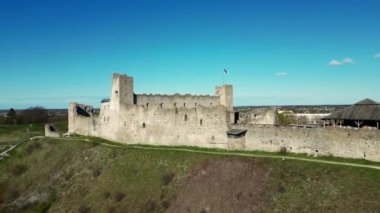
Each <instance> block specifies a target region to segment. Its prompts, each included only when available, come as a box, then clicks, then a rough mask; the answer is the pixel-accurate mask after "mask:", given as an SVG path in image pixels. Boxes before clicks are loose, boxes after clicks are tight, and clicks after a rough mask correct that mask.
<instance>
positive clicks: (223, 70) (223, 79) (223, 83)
mask: <svg viewBox="0 0 380 213" xmlns="http://www.w3.org/2000/svg"><path fill="white" fill-rule="evenodd" d="M224 75H225V73H224V70H223V86H224Z"/></svg>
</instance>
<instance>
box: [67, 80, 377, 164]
mask: <svg viewBox="0 0 380 213" xmlns="http://www.w3.org/2000/svg"><path fill="white" fill-rule="evenodd" d="M112 81H113V84H112V92H111V98H110V101H109V102H105V103H102V104H101V107H100V113H99V114H94V110H93V108H92V107H91V106H86V105H82V104H76V103H71V104H70V106H69V110H68V112H69V132H70V133H77V134H80V135H86V136H96V137H101V138H105V139H109V140H112V141H117V142H121V143H128V144H138V143H140V144H152V145H172V146H178V145H186V146H198V147H209V148H222V149H242V150H262V151H269V152H278V151H280V150H281V149H286V150H287V151H288V152H294V153H307V154H311V155H334V156H339V157H349V158H364V159H368V160H372V161H380V131H377V130H362V129H361V130H353V129H339V128H310V129H303V128H292V127H279V126H274V125H251V124H249V125H238V126H232V127H231V125H230V121H233V120H234V119H233V118H231V117H230V113H231V109H232V86H229V85H225V86H222V87H217V88H216V95H215V96H191V95H171V96H168V95H136V94H134V91H133V78H131V77H128V76H126V75H119V74H114V75H113V80H112ZM260 113H261V114H262V115H263V116H262V117H263V119H261V120H266V119H264V118H265V117H266V116H265V115H266V114H268V113H269V114H270V115H271V114H272V113H271V112H266V111H265V112H264V111H263V112H261V111H260V112H257V113H256V114H257V115H256V118H258V115H260ZM251 114H252V113H251V112H250V113H249V115H250V116H251ZM254 114H255V113H254ZM259 117H260V116H259ZM267 117H268V119H267V120H269V121H272V119H273V117H272V116H267ZM269 121H268V123H270V122H269ZM251 123H252V122H251ZM231 128H234V129H246V130H248V131H247V132H246V135H245V136H244V137H239V138H228V137H227V131H228V130H230V129H231Z"/></svg>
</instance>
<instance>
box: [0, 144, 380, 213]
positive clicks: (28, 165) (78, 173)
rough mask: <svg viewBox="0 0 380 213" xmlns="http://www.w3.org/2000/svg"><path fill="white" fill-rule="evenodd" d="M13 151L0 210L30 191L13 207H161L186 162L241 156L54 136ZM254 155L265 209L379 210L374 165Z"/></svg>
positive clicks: (1, 175) (0, 171)
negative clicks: (264, 186)
mask: <svg viewBox="0 0 380 213" xmlns="http://www.w3.org/2000/svg"><path fill="white" fill-rule="evenodd" d="M98 140H99V141H103V140H102V139H98ZM11 155H12V157H10V158H7V159H6V160H5V161H3V162H0V208H1V205H2V204H3V205H4V203H9V202H11V201H12V200H15V199H16V198H18V199H20V198H22V199H25V200H26V199H28V198H29V197H30V196H35V197H41V199H40V200H39V201H36V202H35V203H23V202H19V204H18V205H20V206H17V205H16V204H14V203H13V204H14V205H16V206H14V205H13V208H16V210H17V211H19V210H22V209H24V210H25V211H32V210H36V211H37V210H38V211H40V212H41V211H43V210H44V209H47V208H48V209H49V211H50V212H75V211H84V212H85V211H86V210H89V211H95V212H107V211H111V210H114V209H123V210H125V211H128V212H144V211H145V212H151V211H152V210H153V211H158V212H161V211H164V210H165V208H166V206H167V205H168V204H170V202H172V201H173V199H174V198H175V194H176V190H177V189H178V188H179V187H180V185H181V181H182V180H183V178H184V177H185V176H186V175H187V174H188V173H189V172H190V171H191V168H194V167H195V166H196V165H199V164H200V163H201V162H203V161H205V160H206V159H211V160H217V159H220V158H228V159H233V158H242V157H223V156H215V155H208V154H198V153H189V152H182V151H164V150H140V149H133V148H127V149H122V148H115V147H107V146H101V145H99V143H90V142H80V141H76V140H72V141H70V140H67V141H66V140H53V139H39V140H36V141H32V142H28V143H24V144H22V145H21V146H19V147H18V148H17V149H15V150H14V151H13V152H12V153H11ZM251 160H254V161H255V162H256V163H258V164H259V165H260V166H261V167H263V168H266V169H267V170H268V171H270V176H269V180H268V190H267V191H266V193H265V194H263V196H265V198H266V209H267V210H268V211H280V212H283V211H286V212H299V211H301V212H306V211H320V210H323V211H331V212H335V211H345V210H352V211H366V212H370V211H374V210H376V209H379V208H380V203H379V202H378V198H379V197H380V171H378V170H373V169H365V168H355V167H347V166H338V165H326V164H318V163H311V162H301V161H291V160H285V161H283V160H281V159H261V158H260V159H251ZM215 196H217V195H215ZM22 199H21V200H22ZM200 199H201V198H200ZM7 208H8V207H7ZM38 211H37V212H38Z"/></svg>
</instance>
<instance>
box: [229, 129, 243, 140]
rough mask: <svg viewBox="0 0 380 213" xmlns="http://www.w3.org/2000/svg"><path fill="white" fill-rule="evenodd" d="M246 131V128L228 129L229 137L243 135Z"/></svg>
mask: <svg viewBox="0 0 380 213" xmlns="http://www.w3.org/2000/svg"><path fill="white" fill-rule="evenodd" d="M246 132H247V130H246V129H230V130H228V131H227V137H234V138H236V137H243V136H245V133H246Z"/></svg>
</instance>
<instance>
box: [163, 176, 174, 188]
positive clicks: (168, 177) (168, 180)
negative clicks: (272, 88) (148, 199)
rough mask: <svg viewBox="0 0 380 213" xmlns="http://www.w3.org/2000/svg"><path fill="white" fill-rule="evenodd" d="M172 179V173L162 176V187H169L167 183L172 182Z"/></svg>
mask: <svg viewBox="0 0 380 213" xmlns="http://www.w3.org/2000/svg"><path fill="white" fill-rule="evenodd" d="M173 178H174V174H173V173H168V174H165V175H163V176H162V178H161V183H162V185H164V186H167V185H169V183H170V182H172V180H173Z"/></svg>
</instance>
